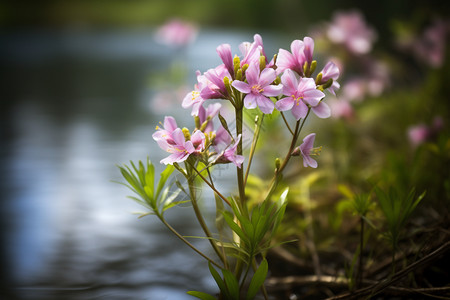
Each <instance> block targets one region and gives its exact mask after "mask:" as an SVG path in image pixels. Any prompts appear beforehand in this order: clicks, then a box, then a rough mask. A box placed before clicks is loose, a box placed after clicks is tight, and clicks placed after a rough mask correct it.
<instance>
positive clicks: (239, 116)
mask: <svg viewBox="0 0 450 300" xmlns="http://www.w3.org/2000/svg"><path fill="white" fill-rule="evenodd" d="M235 111H236V136H239V135H241V139H240V140H239V144H238V146H237V149H236V152H237V153H236V154H237V155H242V124H243V109H242V107H239V108H236V110H235ZM243 167H244V164H242V165H241V167H240V168H239V167H236V170H237V183H238V190H239V200H240V201H239V202H240V206H241V209H242V212H243V213H244V216H246V217H248V212H247V209H246V204H245V185H244V170H243Z"/></svg>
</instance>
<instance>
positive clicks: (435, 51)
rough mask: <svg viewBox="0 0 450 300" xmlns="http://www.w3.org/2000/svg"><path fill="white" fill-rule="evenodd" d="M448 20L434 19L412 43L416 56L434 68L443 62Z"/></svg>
mask: <svg viewBox="0 0 450 300" xmlns="http://www.w3.org/2000/svg"><path fill="white" fill-rule="evenodd" d="M448 31H449V22H446V21H444V20H440V19H436V20H434V22H433V23H432V24H431V25H430V26H429V27H428V28H426V29H425V31H424V33H423V34H422V36H421V37H420V38H418V39H417V40H416V41H415V42H414V43H413V44H412V47H413V51H414V53H415V54H416V55H417V57H418V58H419V59H421V60H423V61H425V62H426V63H428V64H429V65H430V66H432V67H434V68H439V67H441V66H442V65H443V63H444V56H445V46H446V42H447V39H446V38H447V33H448Z"/></svg>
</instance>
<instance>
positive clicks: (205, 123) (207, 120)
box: [200, 116, 211, 132]
mask: <svg viewBox="0 0 450 300" xmlns="http://www.w3.org/2000/svg"><path fill="white" fill-rule="evenodd" d="M210 120H211V117H210V116H208V117H207V118H206V121H205V122H203V123H202V126H200V131H201V132H204V131H205V129H206V126H208V123H209V121H210Z"/></svg>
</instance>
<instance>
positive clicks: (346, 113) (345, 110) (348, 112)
mask: <svg viewBox="0 0 450 300" xmlns="http://www.w3.org/2000/svg"><path fill="white" fill-rule="evenodd" d="M328 104H329V105H330V107H331V111H332V112H333V113H332V114H331V117H332V118H336V119H339V118H344V119H351V118H352V117H353V115H354V110H353V107H352V106H351V104H350V102H348V101H346V100H344V99H340V100H338V99H336V98H335V99H330V100H329V101H328Z"/></svg>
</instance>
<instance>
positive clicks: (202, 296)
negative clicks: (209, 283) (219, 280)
mask: <svg viewBox="0 0 450 300" xmlns="http://www.w3.org/2000/svg"><path fill="white" fill-rule="evenodd" d="M187 294H188V295H191V296H194V297H197V298H198V299H201V300H216V297H214V296H212V295H210V294H207V293H203V292H197V291H189V292H187Z"/></svg>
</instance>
